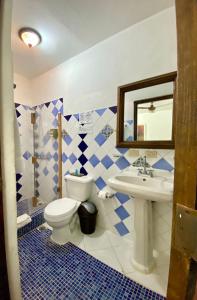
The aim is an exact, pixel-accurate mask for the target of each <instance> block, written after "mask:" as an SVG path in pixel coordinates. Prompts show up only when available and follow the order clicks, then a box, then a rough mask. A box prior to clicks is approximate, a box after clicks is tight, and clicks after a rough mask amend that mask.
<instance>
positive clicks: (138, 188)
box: [108, 171, 173, 202]
mask: <svg viewBox="0 0 197 300" xmlns="http://www.w3.org/2000/svg"><path fill="white" fill-rule="evenodd" d="M155 173H157V174H158V171H156V172H155ZM161 173H162V175H165V176H157V175H155V177H153V178H151V177H148V176H143V175H139V176H138V175H137V172H132V171H127V172H122V173H121V174H118V175H116V176H114V177H111V178H110V179H109V180H108V184H109V186H110V187H111V188H113V189H114V190H116V191H118V192H122V193H125V194H130V195H131V196H133V197H138V198H139V197H140V198H143V199H145V200H150V201H157V202H161V201H172V197H173V176H169V175H168V174H167V172H165V171H164V172H161ZM168 173H169V172H168ZM160 175H161V174H160Z"/></svg>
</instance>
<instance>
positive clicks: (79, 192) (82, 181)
mask: <svg viewBox="0 0 197 300" xmlns="http://www.w3.org/2000/svg"><path fill="white" fill-rule="evenodd" d="M64 178H65V181H66V187H67V193H68V197H69V198H72V199H75V200H78V201H80V202H83V201H86V200H88V198H89V197H90V194H91V191H92V182H93V178H92V177H91V176H88V175H87V176H81V177H79V176H74V175H70V174H68V175H65V177H64Z"/></svg>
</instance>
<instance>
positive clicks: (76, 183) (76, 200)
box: [44, 175, 93, 245]
mask: <svg viewBox="0 0 197 300" xmlns="http://www.w3.org/2000/svg"><path fill="white" fill-rule="evenodd" d="M65 180H66V185H67V194H68V198H62V199H57V200H54V201H52V202H51V203H49V204H48V205H47V206H46V207H45V210H44V218H45V220H46V222H47V223H48V225H49V226H51V227H52V228H53V231H52V235H51V239H52V240H53V241H54V242H55V243H57V244H60V245H63V244H65V243H67V242H68V241H69V236H70V228H69V223H70V222H71V220H72V217H73V216H74V214H75V213H76V211H77V209H78V207H79V205H80V204H81V202H84V201H86V200H88V198H89V197H90V194H91V189H92V181H93V178H92V177H90V176H82V177H78V176H73V175H66V176H65Z"/></svg>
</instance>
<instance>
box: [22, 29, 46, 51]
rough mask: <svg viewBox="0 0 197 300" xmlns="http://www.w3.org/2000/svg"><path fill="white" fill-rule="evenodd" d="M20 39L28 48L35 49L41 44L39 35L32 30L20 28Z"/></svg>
mask: <svg viewBox="0 0 197 300" xmlns="http://www.w3.org/2000/svg"><path fill="white" fill-rule="evenodd" d="M18 35H19V37H20V39H21V40H22V41H23V43H25V45H27V46H28V47H29V48H32V47H35V46H37V45H38V44H40V43H41V40H42V38H41V35H40V34H39V32H37V31H36V30H35V29H33V28H28V27H24V28H21V29H20V30H19V32H18Z"/></svg>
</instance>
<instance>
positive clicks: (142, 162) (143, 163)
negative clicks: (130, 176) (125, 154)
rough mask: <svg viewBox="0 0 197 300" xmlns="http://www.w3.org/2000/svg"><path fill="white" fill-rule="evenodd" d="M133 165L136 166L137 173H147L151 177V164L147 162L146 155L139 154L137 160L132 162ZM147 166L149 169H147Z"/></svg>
mask: <svg viewBox="0 0 197 300" xmlns="http://www.w3.org/2000/svg"><path fill="white" fill-rule="evenodd" d="M133 165H134V166H135V167H139V168H138V175H148V176H150V177H153V170H151V169H150V168H151V165H150V164H149V163H148V162H147V160H146V156H144V157H142V156H140V157H139V159H138V160H137V162H135V164H133ZM147 168H149V169H147Z"/></svg>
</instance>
